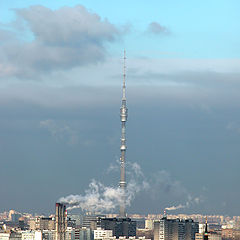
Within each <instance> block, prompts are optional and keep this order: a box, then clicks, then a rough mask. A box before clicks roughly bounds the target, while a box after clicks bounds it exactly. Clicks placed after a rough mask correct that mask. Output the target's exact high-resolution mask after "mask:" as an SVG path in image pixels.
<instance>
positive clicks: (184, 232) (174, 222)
mask: <svg viewBox="0 0 240 240" xmlns="http://www.w3.org/2000/svg"><path fill="white" fill-rule="evenodd" d="M196 233H198V223H197V222H194V221H193V220H192V219H187V220H180V219H167V218H166V217H163V218H162V219H161V220H159V221H155V222H154V240H195V234H196Z"/></svg>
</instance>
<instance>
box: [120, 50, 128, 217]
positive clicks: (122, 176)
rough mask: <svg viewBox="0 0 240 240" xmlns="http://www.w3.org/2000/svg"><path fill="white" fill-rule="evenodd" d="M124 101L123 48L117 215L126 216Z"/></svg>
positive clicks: (125, 109)
mask: <svg viewBox="0 0 240 240" xmlns="http://www.w3.org/2000/svg"><path fill="white" fill-rule="evenodd" d="M126 103H127V101H126V51H125V50H124V65H123V86H122V106H121V108H120V119H121V123H122V136H121V147H120V150H121V157H120V164H121V173H120V182H119V186H120V188H121V190H122V192H123V199H122V201H121V204H120V211H119V217H120V218H125V217H126V196H125V195H126V180H125V154H126V149H127V146H126V122H127V116H128V109H127V104H126Z"/></svg>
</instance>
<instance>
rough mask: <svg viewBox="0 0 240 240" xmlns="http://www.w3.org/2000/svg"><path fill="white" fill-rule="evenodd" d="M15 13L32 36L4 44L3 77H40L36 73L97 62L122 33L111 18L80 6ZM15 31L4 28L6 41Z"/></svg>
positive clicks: (0, 57) (1, 34) (0, 35)
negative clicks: (107, 47) (109, 44)
mask: <svg viewBox="0 0 240 240" xmlns="http://www.w3.org/2000/svg"><path fill="white" fill-rule="evenodd" d="M15 12H16V15H17V17H18V18H19V19H23V20H24V21H25V22H26V26H27V28H28V30H29V31H30V33H31V34H32V35H33V39H32V40H31V38H29V37H28V39H25V40H20V39H17V38H16V39H15V41H14V42H12V41H11V42H10V43H7V42H6V41H5V44H3V45H1V47H0V50H1V54H0V60H1V62H2V65H1V68H0V77H6V76H14V77H22V78H30V77H31V78H32V77H33V76H34V77H35V78H37V75H36V74H40V73H46V72H52V71H54V70H59V69H71V68H74V67H76V66H83V65H86V64H94V63H97V62H99V61H102V60H103V59H104V58H105V56H106V54H107V51H106V44H107V43H111V42H113V41H116V39H117V38H118V37H119V36H120V31H119V30H118V29H117V28H116V27H115V26H114V25H113V24H111V23H110V22H109V21H108V20H106V19H105V20H102V19H101V18H100V17H99V16H98V15H97V14H95V13H92V12H90V11H88V10H87V9H86V8H84V7H83V6H81V5H78V6H75V7H72V8H71V7H62V8H60V9H58V10H51V9H48V8H46V7H43V6H31V7H29V8H25V9H15ZM13 30H14V29H13ZM12 32H13V31H7V30H3V29H2V30H1V32H0V39H4V40H6V39H7V38H8V37H10V36H11V35H12ZM5 69H8V70H5Z"/></svg>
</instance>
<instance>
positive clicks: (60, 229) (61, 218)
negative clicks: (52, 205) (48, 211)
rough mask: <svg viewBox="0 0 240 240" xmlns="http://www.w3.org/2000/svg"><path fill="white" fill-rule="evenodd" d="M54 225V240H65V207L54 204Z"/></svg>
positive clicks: (60, 204)
mask: <svg viewBox="0 0 240 240" xmlns="http://www.w3.org/2000/svg"><path fill="white" fill-rule="evenodd" d="M55 224H56V228H55V229H56V239H55V240H65V239H66V229H67V211H66V206H65V205H64V204H62V203H56V215H55Z"/></svg>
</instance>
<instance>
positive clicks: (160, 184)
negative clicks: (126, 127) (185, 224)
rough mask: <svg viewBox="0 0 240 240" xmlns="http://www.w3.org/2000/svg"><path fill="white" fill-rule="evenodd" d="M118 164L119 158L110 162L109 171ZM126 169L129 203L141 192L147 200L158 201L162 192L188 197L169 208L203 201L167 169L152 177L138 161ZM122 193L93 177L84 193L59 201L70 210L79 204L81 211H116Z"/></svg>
mask: <svg viewBox="0 0 240 240" xmlns="http://www.w3.org/2000/svg"><path fill="white" fill-rule="evenodd" d="M119 168H120V165H119V161H118V162H115V163H114V165H113V164H111V165H110V168H109V169H108V172H109V171H116V170H119ZM127 170H128V171H127V179H128V182H127V187H126V192H125V199H126V205H127V206H131V204H132V202H133V200H134V199H135V198H136V196H137V195H138V196H139V197H138V200H139V199H141V198H142V197H141V196H145V195H146V196H148V201H149V200H150V198H152V197H153V196H154V197H155V198H156V199H155V200H157V202H158V204H159V202H160V201H161V199H162V198H163V196H165V197H166V196H167V197H168V201H169V199H171V200H172V199H174V200H175V201H176V200H177V201H181V200H182V199H185V203H184V204H179V205H177V206H171V207H166V208H165V209H166V210H168V211H171V210H177V209H181V208H188V207H190V206H193V205H194V204H199V203H200V202H201V198H200V197H195V198H193V197H192V195H191V194H190V193H189V192H188V191H187V189H186V188H185V187H184V186H183V185H182V184H181V183H180V182H179V181H176V180H174V179H172V177H171V176H170V174H169V173H168V172H167V171H165V170H161V171H159V172H157V173H155V174H152V175H151V177H149V178H147V177H146V176H145V175H144V173H143V171H142V169H141V166H140V165H139V164H138V163H136V162H128V164H127ZM156 193H157V194H156ZM123 196H124V192H122V191H121V189H120V188H119V187H117V186H116V187H110V186H105V185H104V184H103V183H101V182H98V181H96V180H94V179H93V180H92V181H91V182H90V184H89V187H88V189H87V190H86V191H85V193H84V194H78V195H69V196H67V197H62V198H60V199H59V201H60V202H62V203H64V204H66V205H67V206H68V209H69V210H71V209H74V208H80V209H81V210H82V211H90V212H92V213H96V212H101V213H107V212H113V211H114V210H116V208H117V207H119V206H120V205H121V204H122V201H123ZM171 200H170V201H171Z"/></svg>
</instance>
